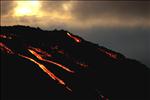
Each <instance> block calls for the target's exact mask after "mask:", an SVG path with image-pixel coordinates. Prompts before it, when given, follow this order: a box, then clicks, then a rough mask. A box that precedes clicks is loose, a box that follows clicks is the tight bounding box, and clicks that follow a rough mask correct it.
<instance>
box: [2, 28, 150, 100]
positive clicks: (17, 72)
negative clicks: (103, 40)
mask: <svg viewBox="0 0 150 100" xmlns="http://www.w3.org/2000/svg"><path fill="white" fill-rule="evenodd" d="M0 38H1V41H0V49H1V100H149V93H150V90H149V84H150V82H149V79H150V77H149V76H150V75H149V73H150V70H149V68H148V67H147V66H145V65H144V64H142V63H140V62H139V61H136V60H133V59H129V58H128V57H126V56H124V55H122V54H121V53H118V52H115V51H112V50H110V49H107V48H105V47H103V46H99V45H98V44H94V43H91V42H89V41H86V40H84V39H83V38H81V37H79V36H76V35H74V34H72V33H70V32H68V31H65V30H52V31H48V30H42V29H40V28H34V27H29V26H21V25H16V26H1V34H0Z"/></svg>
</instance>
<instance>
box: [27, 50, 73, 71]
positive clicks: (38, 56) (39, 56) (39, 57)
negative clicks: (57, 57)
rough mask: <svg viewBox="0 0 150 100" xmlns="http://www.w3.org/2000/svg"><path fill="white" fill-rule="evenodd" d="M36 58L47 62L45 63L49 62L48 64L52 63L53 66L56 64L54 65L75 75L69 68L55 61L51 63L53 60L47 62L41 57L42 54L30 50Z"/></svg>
mask: <svg viewBox="0 0 150 100" xmlns="http://www.w3.org/2000/svg"><path fill="white" fill-rule="evenodd" d="M28 50H29V51H30V52H31V53H32V54H33V55H34V56H35V57H37V58H38V59H39V60H42V61H45V62H48V63H51V64H54V65H57V66H59V67H61V68H62V69H64V70H66V71H68V72H71V73H74V71H72V70H70V69H68V68H67V67H65V66H63V65H61V64H59V63H57V62H54V61H51V60H46V59H44V58H42V57H41V55H40V54H38V53H36V52H35V51H33V50H31V49H28Z"/></svg>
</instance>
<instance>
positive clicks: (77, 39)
mask: <svg viewBox="0 0 150 100" xmlns="http://www.w3.org/2000/svg"><path fill="white" fill-rule="evenodd" d="M67 35H68V36H69V37H71V38H73V39H74V40H75V41H76V42H77V43H80V42H81V40H80V39H79V38H77V37H75V36H73V35H71V34H70V33H67Z"/></svg>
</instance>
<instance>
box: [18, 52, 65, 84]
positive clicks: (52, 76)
mask: <svg viewBox="0 0 150 100" xmlns="http://www.w3.org/2000/svg"><path fill="white" fill-rule="evenodd" d="M18 55H19V56H21V57H23V58H26V59H28V60H30V61H32V62H34V63H35V64H37V65H38V66H39V67H40V68H41V69H42V70H43V71H44V72H45V73H47V74H48V75H49V76H50V77H51V78H52V79H53V80H57V81H58V82H59V83H60V84H62V85H65V82H64V81H63V80H61V79H59V78H58V77H57V76H55V75H54V74H53V73H52V72H51V71H49V70H48V69H47V68H46V67H45V66H44V65H43V64H40V63H39V62H37V61H35V60H34V59H32V58H30V57H27V56H24V55H21V54H18Z"/></svg>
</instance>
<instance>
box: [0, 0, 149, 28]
mask: <svg viewBox="0 0 150 100" xmlns="http://www.w3.org/2000/svg"><path fill="white" fill-rule="evenodd" d="M39 2H40V3H41V5H42V6H41V8H40V9H39V12H41V13H42V14H43V15H42V16H41V17H38V16H36V15H34V16H22V17H14V16H11V15H12V13H13V8H15V7H16V5H15V3H14V2H11V1H7V2H5V1H2V4H1V5H2V12H1V13H2V15H5V17H2V22H1V23H2V25H3V24H5V25H6V24H16V22H17V24H28V25H31V26H33V25H35V23H36V25H38V26H41V27H43V25H44V27H51V26H55V27H63V28H65V27H66V28H67V27H68V28H84V29H87V28H93V27H104V28H107V27H150V19H149V18H150V13H149V9H150V2H146V1H143V2H138V1H121V2H118V1H112V2H111V1H39ZM6 5H7V6H6ZM10 12H11V13H10ZM6 19H8V20H9V19H13V20H10V22H8V21H7V20H6ZM33 22H34V23H33Z"/></svg>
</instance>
